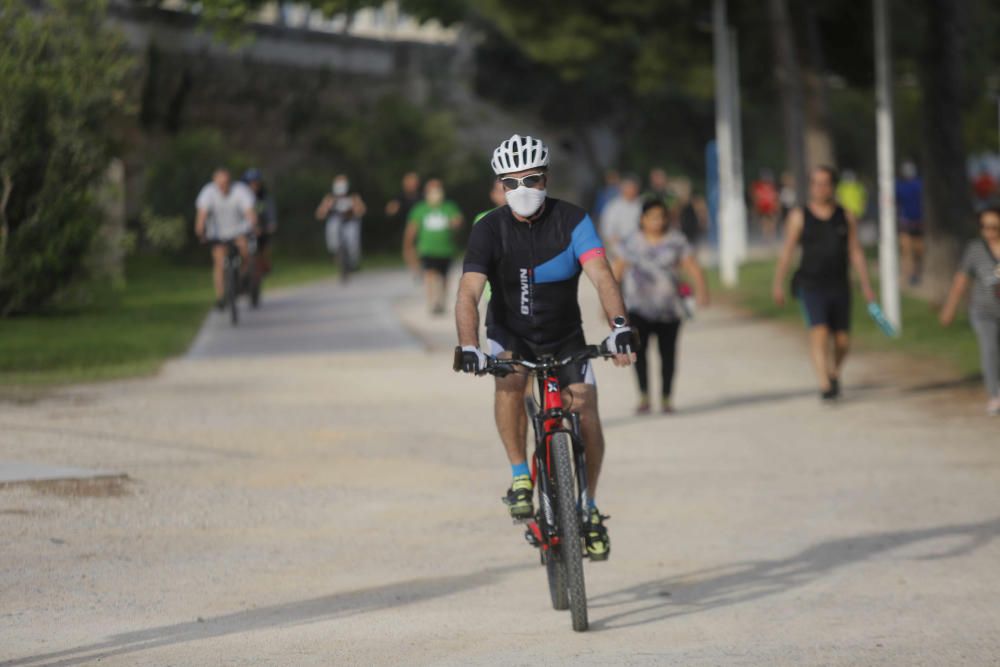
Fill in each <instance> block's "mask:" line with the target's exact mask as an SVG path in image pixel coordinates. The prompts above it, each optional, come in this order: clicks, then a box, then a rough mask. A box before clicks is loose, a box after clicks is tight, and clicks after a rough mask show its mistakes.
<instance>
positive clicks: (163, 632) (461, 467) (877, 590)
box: [0, 274, 1000, 665]
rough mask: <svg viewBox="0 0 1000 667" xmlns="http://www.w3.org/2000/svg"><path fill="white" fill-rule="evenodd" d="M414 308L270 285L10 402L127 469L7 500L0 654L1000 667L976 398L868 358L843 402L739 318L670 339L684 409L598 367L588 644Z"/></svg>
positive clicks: (995, 473) (998, 524)
mask: <svg viewBox="0 0 1000 667" xmlns="http://www.w3.org/2000/svg"><path fill="white" fill-rule="evenodd" d="M414 295H415V289H414V288H412V287H411V286H410V285H408V283H407V281H406V279H405V278H404V277H402V276H389V275H384V274H379V275H375V276H367V277H362V279H361V280H359V281H358V283H357V284H355V285H352V286H350V287H348V288H347V289H343V290H342V289H340V288H339V287H337V286H335V285H317V286H313V287H309V288H305V289H303V290H301V291H290V292H286V293H284V294H282V295H272V297H273V298H271V299H269V301H268V303H267V304H266V309H265V310H263V311H261V313H260V314H259V317H258V315H257V314H255V315H254V317H250V318H248V319H247V326H246V327H245V328H244V327H241V328H240V329H239V330H238V331H232V330H229V329H227V328H225V327H218V326H217V325H216V324H214V323H210V324H209V325H208V326H209V329H207V330H206V331H207V333H206V334H205V335H204V336H203V337H202V338H201V339H200V342H199V344H198V346H196V348H195V349H194V350H193V351H192V354H191V355H190V356H189V357H188V358H185V359H182V360H178V361H175V362H173V363H171V364H169V365H168V366H167V367H166V368H165V369H164V372H163V373H162V374H161V375H160V376H158V377H157V378H155V379H149V380H137V381H128V382H117V383H109V384H102V385H95V386H89V387H80V388H75V389H71V390H65V391H63V392H61V393H59V394H57V395H55V396H53V397H50V398H48V399H46V400H43V401H40V402H38V403H35V404H32V405H8V404H0V459H7V460H32V461H40V462H45V463H51V464H60V465H72V466H80V467H87V468H107V469H114V470H123V471H125V472H127V473H128V475H129V476H130V481H128V482H125V483H122V482H121V481H120V480H117V481H116V482H115V483H114V484H106V485H104V484H96V483H95V484H92V485H84V486H78V487H70V488H67V487H60V486H55V487H45V486H36V487H31V488H29V487H24V486H14V487H8V488H4V489H0V530H2V531H3V532H2V534H3V536H4V544H3V546H2V547H0V664H7V665H42V664H46V665H78V664H92V663H96V662H97V661H98V660H100V664H102V665H164V664H170V665H204V664H224V665H272V664H282V665H298V664H308V665H355V664H357V665H371V664H385V665H398V664H405V665H536V664H546V665H548V664H572V665H608V664H630V665H662V664H680V665H776V664H782V665H785V664H787V665H859V664H863V665H872V664H892V665H984V664H997V663H998V662H1000V602H998V600H1000V577H998V576H997V563H998V560H1000V541H998V540H997V538H998V537H1000V438H998V437H997V434H998V428H1000V423H998V422H996V421H993V422H990V421H988V420H987V419H986V418H984V417H980V415H979V410H980V400H979V396H978V393H977V391H978V390H977V389H976V388H974V387H972V388H968V387H964V386H958V387H957V388H956V387H953V386H951V383H950V378H949V377H948V376H947V374H942V373H941V372H940V371H937V370H935V369H934V368H931V367H928V368H923V367H916V366H914V365H913V364H900V363H899V362H898V360H892V359H888V360H887V359H874V358H870V357H864V356H859V357H857V358H855V359H853V360H852V361H853V362H852V365H851V368H850V371H849V373H848V377H847V390H848V392H849V394H848V395H849V399H848V400H846V401H845V402H844V403H843V404H842V405H840V406H838V407H836V408H824V407H822V406H820V405H819V404H818V402H817V400H816V398H815V396H814V392H813V390H812V387H811V378H810V374H809V370H808V367H807V365H806V363H805V356H804V352H803V347H802V341H801V333H800V332H797V331H794V330H786V329H782V328H777V327H775V326H774V325H771V324H768V323H764V322H761V321H757V320H753V319H748V318H745V317H741V316H739V315H738V314H736V313H734V312H732V311H728V310H725V309H719V310H716V311H715V312H713V313H706V314H705V316H704V317H702V318H700V319H699V321H698V322H696V323H694V324H692V325H690V326H688V327H686V329H685V331H684V333H683V336H682V350H683V351H682V365H681V370H680V378H679V381H678V388H677V404H678V407H679V408H680V411H679V413H678V414H677V415H676V416H673V417H670V418H663V417H647V418H634V417H632V416H631V412H630V411H631V407H632V401H633V399H634V396H633V394H632V392H633V385H632V377H631V376H630V374H629V372H628V371H618V370H615V369H613V368H611V367H610V366H608V365H601V366H600V367H599V369H598V377H599V383H600V387H601V393H602V413H603V414H604V416H605V422H606V427H607V428H606V430H607V436H608V440H609V451H608V457H607V461H606V476H605V478H604V481H603V482H602V488H601V492H600V500H601V506H602V508H603V509H604V510H605V511H606V512H608V513H610V514H611V515H613V519H612V520H611V522H610V528H611V531H612V536H613V540H614V552H613V555H612V559H611V561H610V562H608V563H604V564H592V565H591V564H588V565H587V577H588V579H587V584H588V587H589V593H590V596H591V619H592V624H593V627H592V632H590V633H588V634H586V635H578V634H574V633H572V632H571V631H570V630H569V619H568V618H567V616H566V614H564V613H557V612H553V611H551V609H549V608H548V602H547V593H546V591H545V584H544V575H543V572H542V570H541V569H540V568H539V567H538V566H537V558H536V556H535V554H534V553H533V552H532V551H531V550H530V548H529V547H527V546H526V545H525V544H524V543H523V542H522V539H521V537H520V535H519V532H518V530H517V529H516V528H514V527H512V526H511V525H510V523H509V521H507V520H506V519H504V510H503V508H502V506H501V505H500V503H499V496H500V494H501V492H502V491H503V489H504V487H505V485H506V483H507V481H508V480H507V476H508V471H507V468H506V464H505V462H504V459H503V455H502V452H501V449H500V447H499V445H498V443H497V441H496V437H495V435H494V434H493V431H492V425H491V408H490V384H489V382H488V381H486V380H477V379H474V378H469V377H465V376H459V375H456V374H453V373H452V372H451V371H450V370H449V368H448V366H449V361H450V352H449V349H448V348H449V347H450V345H451V336H452V334H451V323H450V322H449V321H448V320H430V319H429V318H427V317H426V316H425V315H424V313H423V309H422V307H421V306H420V304H419V302H418V301H415V300H414V299H413V296H414ZM397 297H399V298H402V299H403V300H402V301H398V302H395V312H397V313H399V314H400V315H401V317H402V318H403V320H404V322H405V327H404V326H398V325H396V324H394V323H393V322H392V321H391V320H389V319H388V315H387V314H388V313H389V312H390V310H389V309H390V308H391V307H393V305H394V298H397ZM596 310H597V308H596V305H595V304H594V303H593V302H592V300H588V302H587V303H586V305H585V312H586V313H587V314H588V316H592V315H594V314H595V313H596ZM359 312H360V313H362V316H361V320H362V321H361V322H359V318H358V317H355V316H354V314H355V313H359ZM279 313H280V314H281V317H278V314H279ZM366 317H373V318H375V320H377V321H376V322H370V321H367V320H366V319H365V318H366ZM279 322H280V323H282V324H288V325H289V327H287V328H286V327H285V326H278V323H279ZM408 330H412V331H414V332H416V333H417V334H419V344H418V343H417V342H416V341H415V339H413V338H412V337H410V336H409V335H407V334H406V331H408ZM591 330H592V332H593V333H592V338H594V339H596V338H597V337H598V336H599V335H601V334H602V333H603V331H602V329H600V328H599V327H598V328H592V329H591ZM249 334H260V336H259V339H258V338H257V337H254V338H250V336H249ZM369 334H370V335H369ZM376 348H377V349H376ZM427 349H430V351H429V352H428V351H427ZM289 352H292V353H291V354H290V353H289ZM4 659H8V660H9V662H6V663H4V662H3V661H4Z"/></svg>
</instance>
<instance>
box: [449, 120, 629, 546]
mask: <svg viewBox="0 0 1000 667" xmlns="http://www.w3.org/2000/svg"><path fill="white" fill-rule="evenodd" d="M548 164H549V151H548V148H547V147H546V146H545V144H544V143H542V142H541V141H540V140H538V139H535V138H533V137H528V136H525V137H522V136H520V135H517V134H515V135H514V136H512V137H511V138H510V139H507V140H506V141H504V142H503V143H501V144H500V146H498V147H497V149H496V150H495V151H494V153H493V161H492V166H493V171H494V172H495V173H496V175H497V179H498V180H499V181H500V183H501V184H502V186H503V189H504V193H505V196H506V200H507V204H506V205H505V206H500V207H498V208H496V209H494V210H493V211H491V212H490V213H488V214H487V215H486V216H484V217H483V218H482V219H481V220H480V221H479V223H478V224H477V225H476V226H475V227H473V228H472V233H471V236H470V238H469V246H468V249H467V251H466V255H465V264H464V267H463V275H462V279H461V282H460V284H459V289H458V301H457V303H456V306H455V319H456V323H457V327H458V339H459V345H461V347H462V370H464V371H466V372H470V373H474V372H477V371H478V370H480V369H482V368H483V367H484V365H485V362H486V358H485V355H484V353H483V352H482V350H481V347H480V340H479V309H478V308H479V300H480V298H481V297H482V294H483V290H484V288H485V286H486V283H487V282H489V284H490V287H491V291H492V297H491V299H490V304H489V309H488V314H487V319H486V336H487V340H488V344H489V349H490V352H491V353H492V354H494V355H497V356H507V357H509V356H511V355H512V354H515V353H516V354H517V355H519V356H520V357H522V358H526V359H534V358H537V357H539V356H541V355H544V354H554V355H556V356H560V357H561V356H565V355H569V354H572V353H574V352H577V351H579V350H581V349H583V348H584V347H585V345H586V343H585V340H584V337H583V328H582V323H581V318H580V306H579V303H578V302H577V284H578V282H579V279H580V274H581V273H586V274H587V277H588V278H589V279H590V281H591V282H592V283H593V285H594V287H595V288H596V289H597V293H598V296H599V297H600V300H601V305H602V306H603V308H604V312H605V313H606V315H607V318H608V325H609V326H610V327H611V334H610V336H609V338H608V343H609V347H610V348H611V349H612V350H614V351H616V352H617V353H618V354H617V356H616V357H615V358H614V362H615V365H618V366H627V365H628V364H630V363H632V361H633V360H634V354H633V348H632V332H631V329H630V328H629V324H628V320H627V319H626V311H625V304H624V302H623V301H622V296H621V292H620V291H619V288H618V283H617V282H616V281H615V278H614V275H613V274H612V273H611V268H610V267H609V265H608V261H607V259H606V257H605V255H604V246H603V245H602V244H601V240H600V238H599V237H598V235H597V232H596V230H595V229H594V223H593V222H592V221H591V219H590V216H589V215H587V212H586V211H584V210H583V209H581V208H579V207H577V206H574V205H573V204H570V203H568V202H565V201H561V200H559V199H553V198H551V197H548V196H547V195H546V185H547V183H548ZM559 379H560V382H561V386H562V387H564V391H565V396H564V400H565V401H566V403H567V404H571V405H572V406H573V410H574V411H578V412H579V413H580V417H581V424H580V425H581V430H582V435H583V441H584V447H585V450H586V459H587V486H588V498H589V499H590V503H591V507H590V512H589V517H590V518H589V524H588V525H587V526H586V527H585V530H584V536H585V538H586V543H587V552H588V555H589V556H590V557H591V559H592V560H605V559H606V558H607V557H608V554H609V553H610V547H611V545H610V541H609V540H608V535H607V530H606V529H605V527H604V525H603V521H602V519H603V518H604V517H602V516H601V513H600V512H599V511H598V510H597V505H596V504H595V503H594V498H595V497H596V491H597V481H598V476H599V475H600V471H601V461H602V459H603V458H604V434H603V432H602V429H601V421H600V417H599V416H598V412H597V388H596V386H595V384H594V373H593V369H592V368H591V367H590V364H589V363H583V364H580V365H575V366H572V367H567V368H564V369H563V371H562V372H561V374H560V378H559ZM526 383H527V377H526V376H525V375H524V374H519V373H515V374H511V375H509V376H507V377H503V378H497V379H496V395H495V414H496V422H497V429H498V430H499V432H500V439H501V440H502V441H503V444H504V448H505V449H506V450H507V457H508V459H509V460H510V464H511V470H512V473H513V478H514V479H513V482H512V484H511V487H510V489H509V490H508V492H507V496H506V498H505V502H506V503H507V505H508V507H509V509H510V514H511V516H513V517H514V518H517V519H520V518H530V517H531V516H533V514H534V509H533V507H532V490H533V487H532V482H531V476H530V473H529V470H528V464H527V451H526V449H527V448H526V441H527V429H528V420H527V415H526V414H525V411H524V404H523V401H522V397H523V396H524V391H525V387H526Z"/></svg>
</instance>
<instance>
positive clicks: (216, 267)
mask: <svg viewBox="0 0 1000 667" xmlns="http://www.w3.org/2000/svg"><path fill="white" fill-rule="evenodd" d="M225 264H226V246H225V245H223V244H221V243H216V244H214V245H213V246H212V284H213V285H214V286H215V298H216V299H222V293H223V290H224V287H223V278H222V270H223V267H224V266H225Z"/></svg>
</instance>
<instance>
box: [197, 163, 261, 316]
mask: <svg viewBox="0 0 1000 667" xmlns="http://www.w3.org/2000/svg"><path fill="white" fill-rule="evenodd" d="M254 201H255V197H254V194H253V190H251V189H250V188H249V187H248V186H247V185H246V184H245V183H240V182H236V183H233V182H232V177H231V176H230V174H229V170H228V169H225V168H224V167H219V168H217V169H216V170H215V171H214V172H213V173H212V180H211V182H209V183H208V184H206V185H205V187H203V188H202V189H201V192H199V193H198V198H197V199H196V200H195V208H196V209H197V210H198V215H197V217H196V218H195V223H194V231H195V234H196V235H197V236H198V238H199V239H201V240H202V241H206V242H208V243H210V244H211V246H212V265H213V266H212V278H213V281H214V284H215V299H216V301H215V305H216V308H219V309H220V310H221V309H222V307H223V301H222V296H223V277H222V270H223V267H224V266H225V263H226V244H227V243H230V242H232V243H235V244H236V247H237V248H239V251H240V254H241V255H242V256H243V267H244V271H246V269H247V268H248V267H249V266H250V249H249V246H248V244H247V236H248V235H249V234H250V233H251V232H252V231H253V229H254V227H255V226H256V224H257V213H256V211H255V210H254Z"/></svg>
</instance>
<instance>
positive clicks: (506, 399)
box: [494, 352, 528, 465]
mask: <svg viewBox="0 0 1000 667" xmlns="http://www.w3.org/2000/svg"><path fill="white" fill-rule="evenodd" d="M500 356H501V357H505V358H507V359H509V358H510V356H511V355H510V353H509V352H504V353H503V354H502V355H500ZM527 384H528V376H527V375H526V374H524V373H512V374H511V375H508V376H507V377H503V378H500V377H498V378H496V397H495V399H494V414H495V417H496V422H497V431H498V432H499V433H500V440H502V441H503V446H504V449H505V450H506V451H507V458H508V459H509V460H510V464H511V465H517V464H519V463H524V462H525V461H527V460H528V415H527V413H525V411H524V391H525V387H526V386H527Z"/></svg>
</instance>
